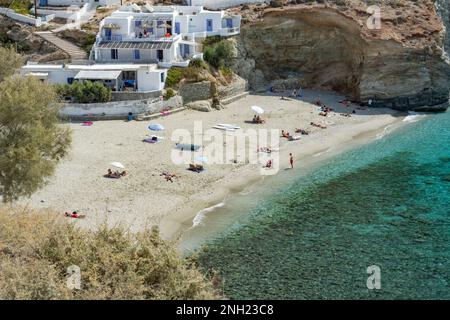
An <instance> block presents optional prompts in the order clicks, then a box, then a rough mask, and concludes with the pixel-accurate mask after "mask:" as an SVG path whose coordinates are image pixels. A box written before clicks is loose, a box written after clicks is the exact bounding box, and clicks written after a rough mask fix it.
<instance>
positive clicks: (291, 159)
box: [289, 153, 294, 169]
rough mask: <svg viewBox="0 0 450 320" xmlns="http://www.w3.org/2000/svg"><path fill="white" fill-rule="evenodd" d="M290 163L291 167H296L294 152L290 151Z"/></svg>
mask: <svg viewBox="0 0 450 320" xmlns="http://www.w3.org/2000/svg"><path fill="white" fill-rule="evenodd" d="M289 163H290V164H291V169H294V157H293V156H292V153H289Z"/></svg>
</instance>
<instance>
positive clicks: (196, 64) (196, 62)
mask: <svg viewBox="0 0 450 320" xmlns="http://www.w3.org/2000/svg"><path fill="white" fill-rule="evenodd" d="M189 67H191V68H196V69H205V70H207V69H208V66H207V64H206V63H205V61H203V60H202V59H192V60H191V61H190V62H189Z"/></svg>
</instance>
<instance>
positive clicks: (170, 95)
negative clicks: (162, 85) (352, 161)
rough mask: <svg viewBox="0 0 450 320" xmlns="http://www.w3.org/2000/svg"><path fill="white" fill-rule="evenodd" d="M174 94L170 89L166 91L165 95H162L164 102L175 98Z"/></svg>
mask: <svg viewBox="0 0 450 320" xmlns="http://www.w3.org/2000/svg"><path fill="white" fill-rule="evenodd" d="M175 96H176V93H175V91H174V90H173V89H172V88H169V89H167V90H166V94H165V95H164V100H169V99H170V98H172V97H175Z"/></svg>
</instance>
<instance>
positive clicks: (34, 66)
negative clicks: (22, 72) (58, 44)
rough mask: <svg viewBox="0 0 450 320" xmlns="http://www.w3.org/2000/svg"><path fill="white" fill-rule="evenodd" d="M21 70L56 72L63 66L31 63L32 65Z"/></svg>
mask: <svg viewBox="0 0 450 320" xmlns="http://www.w3.org/2000/svg"><path fill="white" fill-rule="evenodd" d="M22 68H23V69H46V70H49V69H55V70H58V69H62V68H63V65H62V64H33V63H32V64H27V65H24V66H23V67H22Z"/></svg>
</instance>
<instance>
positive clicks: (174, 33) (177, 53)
mask: <svg viewBox="0 0 450 320" xmlns="http://www.w3.org/2000/svg"><path fill="white" fill-rule="evenodd" d="M240 24H241V17H240V16H232V15H228V14H227V13H225V12H223V11H208V10H205V9H204V8H203V7H201V6H155V7H152V6H149V5H145V6H142V7H141V6H137V5H135V4H133V5H127V6H123V7H122V8H120V9H119V10H117V11H115V12H113V13H112V15H111V16H109V17H107V18H105V19H104V20H103V21H102V22H101V23H100V26H99V33H98V35H97V39H96V42H95V44H94V46H93V48H92V51H91V55H90V61H87V62H86V63H84V64H80V63H78V64H76V63H74V64H66V65H52V64H35V63H33V64H27V65H26V66H24V67H22V69H21V74H22V75H25V76H26V75H28V76H35V77H38V78H39V79H41V80H43V81H48V82H49V83H59V84H71V83H73V81H85V80H91V81H100V82H102V83H103V84H105V85H106V86H108V87H110V88H111V89H112V90H113V91H134V92H153V91H161V90H162V89H164V85H165V80H166V76H167V71H168V68H170V67H172V66H179V67H187V66H188V65H189V62H190V61H191V59H193V58H200V59H201V58H203V55H202V52H201V47H202V46H201V42H202V40H203V39H205V38H206V37H207V36H224V37H227V36H233V35H236V34H238V33H239V32H240Z"/></svg>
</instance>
